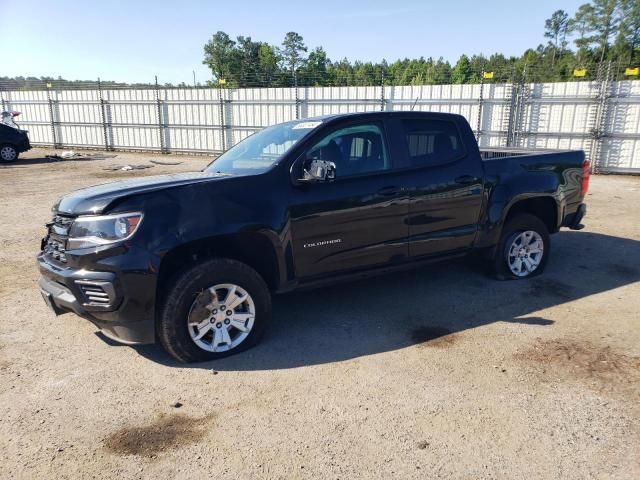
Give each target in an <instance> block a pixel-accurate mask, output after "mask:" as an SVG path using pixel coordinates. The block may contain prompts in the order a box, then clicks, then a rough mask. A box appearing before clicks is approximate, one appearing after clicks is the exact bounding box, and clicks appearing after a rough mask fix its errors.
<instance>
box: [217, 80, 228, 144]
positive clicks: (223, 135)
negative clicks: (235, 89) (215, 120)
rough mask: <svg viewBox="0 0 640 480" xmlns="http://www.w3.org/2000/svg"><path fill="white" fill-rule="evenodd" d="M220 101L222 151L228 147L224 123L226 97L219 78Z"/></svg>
mask: <svg viewBox="0 0 640 480" xmlns="http://www.w3.org/2000/svg"><path fill="white" fill-rule="evenodd" d="M218 101H219V102H220V108H219V110H220V114H219V120H220V139H221V140H222V151H223V152H224V151H225V150H226V149H227V130H226V128H225V125H224V99H223V98H222V85H221V84H220V81H219V80H218Z"/></svg>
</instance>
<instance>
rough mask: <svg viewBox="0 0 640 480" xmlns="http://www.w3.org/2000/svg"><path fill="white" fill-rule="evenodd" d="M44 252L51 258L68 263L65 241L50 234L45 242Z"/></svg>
mask: <svg viewBox="0 0 640 480" xmlns="http://www.w3.org/2000/svg"><path fill="white" fill-rule="evenodd" d="M43 251H44V253H45V255H47V256H48V257H49V258H52V259H53V260H57V261H59V262H61V263H67V256H66V253H65V252H66V249H65V248H64V242H63V241H62V240H60V239H57V238H53V237H51V236H49V237H48V238H47V241H46V243H45V244H44V250H43Z"/></svg>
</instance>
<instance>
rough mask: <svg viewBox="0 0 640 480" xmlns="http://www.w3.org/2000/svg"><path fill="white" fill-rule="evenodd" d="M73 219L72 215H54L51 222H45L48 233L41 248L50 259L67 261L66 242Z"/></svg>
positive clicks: (61, 261)
mask: <svg viewBox="0 0 640 480" xmlns="http://www.w3.org/2000/svg"><path fill="white" fill-rule="evenodd" d="M73 220H74V217H67V216H64V215H55V216H54V217H53V219H52V220H51V222H49V223H47V228H48V235H47V237H46V239H45V241H44V242H43V245H42V250H43V253H44V254H45V255H46V256H47V257H48V258H49V259H50V260H53V261H55V262H60V263H67V256H66V244H67V238H68V237H69V228H70V227H71V224H72V223H73Z"/></svg>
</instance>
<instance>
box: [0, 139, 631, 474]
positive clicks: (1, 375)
mask: <svg viewBox="0 0 640 480" xmlns="http://www.w3.org/2000/svg"><path fill="white" fill-rule="evenodd" d="M46 153H51V152H48V151H45V150H41V149H35V150H32V151H31V152H29V153H27V154H25V155H24V156H23V158H22V159H21V160H20V161H18V162H17V163H14V164H11V165H3V166H0V218H1V219H2V233H1V234H0V242H1V247H2V248H1V249H0V404H1V405H2V406H3V412H2V415H0V452H2V453H1V454H0V477H1V478H73V479H77V478H127V479H128V478H154V479H173V478H185V479H186V478H188V479H192V478H229V479H238V478H318V479H328V478H391V477H396V478H437V477H442V478H536V479H546V478H553V479H556V478H576V479H585V478H598V479H603V478H629V479H637V478H640V333H639V329H638V326H639V324H640V211H639V210H638V208H639V205H640V178H638V177H618V176H595V177H592V180H591V189H590V194H589V197H588V203H589V214H588V216H587V218H586V219H585V223H586V228H585V229H584V230H582V231H580V232H572V231H563V232H561V233H560V234H558V235H555V236H553V237H552V246H553V252H552V258H551V260H550V263H549V266H548V270H547V272H546V273H545V274H544V275H543V276H541V277H539V278H537V279H533V280H525V281H519V282H497V281H494V280H491V279H488V278H486V277H485V276H484V275H483V274H482V273H481V272H480V271H478V269H477V268H476V267H474V266H473V265H472V264H470V263H469V262H464V261H460V262H455V263H446V264H440V265H436V266H432V267H429V268H426V269H422V270H418V271H413V272H408V273H403V274H394V275H388V276H383V277H378V278H376V279H371V280H366V281H360V282H357V283H350V284H345V285H341V286H336V287H330V288H324V289H321V290H316V291H312V292H306V293H297V294H289V295H285V296H280V297H276V298H275V301H274V321H273V325H272V326H271V328H270V330H269V332H268V333H267V335H266V336H265V338H264V340H263V342H262V343H261V344H260V345H259V346H258V347H256V348H254V349H252V350H250V351H248V352H245V353H243V354H240V355H236V356H233V357H230V358H228V359H225V360H223V361H218V362H214V363H206V364H197V365H191V366H184V365H179V364H177V363H175V362H173V361H172V360H171V359H170V358H169V357H168V356H167V355H166V354H164V353H163V351H162V350H161V349H160V348H159V347H156V346H144V347H137V348H133V347H127V346H118V345H115V344H112V343H110V342H107V341H105V340H104V339H102V338H101V337H100V336H98V335H96V334H95V328H94V327H93V326H92V325H91V324H90V323H89V322H87V321H85V320H82V319H80V318H78V317H76V316H75V315H73V314H66V315H63V316H60V317H57V318H55V317H54V316H53V315H52V314H51V313H50V312H49V311H48V310H47V309H46V308H45V305H44V303H43V301H42V299H41V298H40V294H39V291H38V288H37V279H38V272H37V268H36V266H35V262H34V256H35V255H36V253H37V251H38V248H39V241H40V238H41V236H42V235H43V233H44V227H43V224H44V223H45V222H46V221H48V220H49V218H50V207H51V205H52V204H53V203H54V201H55V200H56V199H57V198H58V197H59V196H60V195H62V194H64V193H65V192H68V191H70V190H73V189H76V188H79V187H83V186H86V185H91V184H96V183H103V182H106V181H111V180H115V179H118V178H130V177H131V176H138V175H151V174H158V173H165V172H177V171H185V170H196V169H200V168H202V167H203V166H204V165H205V164H206V163H207V162H208V161H209V159H207V158H206V157H187V156H166V155H164V156H163V155H155V156H154V155H147V154H124V153H117V157H111V158H102V159H100V158H94V159H91V160H72V161H63V162H49V161H47V159H45V158H44V155H45V154H46ZM152 159H155V160H160V161H165V162H166V161H171V162H182V163H181V164H180V165H175V166H158V165H156V166H154V167H153V168H150V169H147V170H139V171H138V170H134V171H129V172H127V171H109V170H104V168H106V167H108V166H109V165H113V164H117V165H124V164H129V163H130V164H150V163H149V161H150V160H152Z"/></svg>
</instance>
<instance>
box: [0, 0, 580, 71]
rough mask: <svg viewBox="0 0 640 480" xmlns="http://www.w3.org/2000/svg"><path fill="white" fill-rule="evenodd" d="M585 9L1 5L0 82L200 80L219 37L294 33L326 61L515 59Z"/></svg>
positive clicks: (345, 3)
mask: <svg viewBox="0 0 640 480" xmlns="http://www.w3.org/2000/svg"><path fill="white" fill-rule="evenodd" d="M584 1H585V0H555V1H553V0H537V1H529V2H517V1H516V2H514V1H505V0H492V1H477V0H457V1H454V0H439V1H431V0H423V1H418V0H395V1H393V2H391V1H389V0H386V1H383V0H370V1H363V0H321V1H315V2H303V1H298V2H284V1H283V2H275V1H269V0H262V1H260V0H235V1H226V2H217V1H204V0H200V1H197V0H182V1H176V0H172V1H165V0H138V1H136V0H129V1H123V0H106V1H105V0H102V1H100V2H98V1H94V0H84V1H81V0H76V1H71V0H58V1H56V0H0V28H1V29H2V34H1V37H2V41H1V43H0V59H1V60H2V63H1V65H2V70H1V71H0V76H15V75H24V76H31V75H32V76H38V77H39V76H41V75H50V76H54V77H57V76H58V75H60V76H62V77H64V78H67V79H83V80H86V79H95V78H97V77H98V76H99V77H101V78H102V79H105V80H117V81H127V82H134V81H152V80H153V76H154V75H156V74H157V75H158V79H159V81H160V82H161V83H164V82H173V83H178V82H181V81H184V82H188V83H191V82H192V81H193V74H192V71H193V70H195V72H196V78H197V80H198V81H199V82H204V81H205V80H207V79H209V78H210V73H209V71H208V69H207V68H206V67H205V66H204V65H202V58H203V52H202V47H203V45H204V43H205V42H206V41H207V40H208V39H209V38H210V37H211V35H212V34H213V33H214V32H216V31H218V30H224V31H226V32H227V33H229V34H230V35H231V36H232V37H235V36H237V35H245V36H251V37H252V38H253V39H254V40H262V41H267V42H269V43H272V44H280V43H281V41H282V38H283V37H284V35H285V33H286V32H288V31H296V32H298V33H300V34H301V35H302V36H303V37H304V39H305V42H306V44H307V45H308V46H309V47H315V46H318V45H322V46H323V47H324V48H325V49H326V51H327V53H328V54H329V57H330V58H331V59H332V60H337V59H341V58H343V57H347V58H350V59H362V60H371V61H378V60H381V59H382V58H386V59H387V60H390V61H392V60H395V59H397V58H404V57H420V56H424V57H429V56H432V57H436V58H437V57H440V56H442V57H444V58H445V59H448V60H450V61H452V62H455V60H456V59H457V58H458V56H459V55H460V54H462V53H467V54H472V53H484V54H486V55H488V54H491V53H494V52H502V53H504V54H506V55H520V54H521V53H522V52H523V51H524V50H525V49H526V48H528V47H535V46H537V45H538V44H539V43H542V42H544V38H543V29H544V20H545V19H546V18H548V17H550V16H551V13H552V12H553V11H554V10H556V9H559V8H562V9H564V10H566V11H568V12H569V13H570V14H573V13H574V12H575V10H576V9H577V7H578V6H579V5H580V4H581V3H584Z"/></svg>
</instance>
